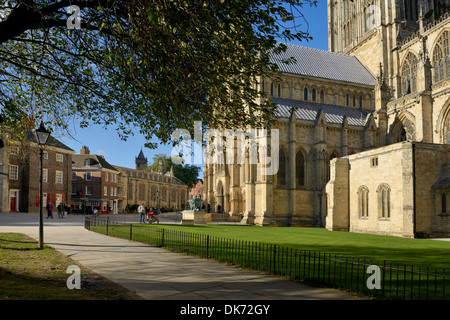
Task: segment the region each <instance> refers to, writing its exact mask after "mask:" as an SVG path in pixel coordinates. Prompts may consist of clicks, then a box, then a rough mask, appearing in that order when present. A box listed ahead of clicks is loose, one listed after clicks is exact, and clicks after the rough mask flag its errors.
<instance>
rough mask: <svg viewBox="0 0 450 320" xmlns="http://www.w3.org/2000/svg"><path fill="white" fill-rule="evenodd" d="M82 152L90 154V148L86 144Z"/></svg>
mask: <svg viewBox="0 0 450 320" xmlns="http://www.w3.org/2000/svg"><path fill="white" fill-rule="evenodd" d="M80 154H90V153H89V148H88V147H86V146H83V147H82V148H81V150H80Z"/></svg>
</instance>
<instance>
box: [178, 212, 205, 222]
mask: <svg viewBox="0 0 450 320" xmlns="http://www.w3.org/2000/svg"><path fill="white" fill-rule="evenodd" d="M181 213H182V217H181V224H205V223H206V219H205V212H204V211H194V210H183V211H182V212H181Z"/></svg>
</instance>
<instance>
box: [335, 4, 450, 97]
mask: <svg viewBox="0 0 450 320" xmlns="http://www.w3.org/2000/svg"><path fill="white" fill-rule="evenodd" d="M449 4H450V1H449V0H328V30H329V31H328V46H329V50H330V51H332V52H339V53H344V54H349V55H354V56H356V57H357V58H358V59H359V60H360V61H361V62H362V63H363V64H364V65H365V66H366V67H367V68H369V70H370V71H371V72H372V73H373V74H374V76H379V70H380V64H381V66H382V67H383V71H384V77H385V80H386V82H387V85H388V86H389V87H392V88H398V86H400V83H399V68H400V64H399V57H398V48H399V46H401V43H402V42H403V41H404V40H406V39H408V38H409V37H411V36H414V35H415V34H416V33H417V32H419V31H420V30H421V29H423V26H424V24H426V23H428V22H429V20H432V19H433V18H434V17H435V15H434V14H437V15H440V14H441V12H440V11H442V10H443V8H444V5H449ZM431 13H433V14H431ZM427 14H430V15H427ZM396 91H397V92H398V90H396Z"/></svg>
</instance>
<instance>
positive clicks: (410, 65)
mask: <svg viewBox="0 0 450 320" xmlns="http://www.w3.org/2000/svg"><path fill="white" fill-rule="evenodd" d="M417 63H418V60H417V57H416V56H415V55H414V54H413V53H411V52H410V53H408V55H407V57H406V60H405V62H404V63H403V68H402V90H403V94H410V93H413V92H416V90H417Z"/></svg>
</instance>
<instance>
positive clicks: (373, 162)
mask: <svg viewBox="0 0 450 320" xmlns="http://www.w3.org/2000/svg"><path fill="white" fill-rule="evenodd" d="M370 166H371V167H377V166H378V157H374V158H372V159H370Z"/></svg>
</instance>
